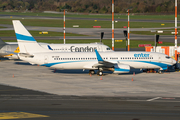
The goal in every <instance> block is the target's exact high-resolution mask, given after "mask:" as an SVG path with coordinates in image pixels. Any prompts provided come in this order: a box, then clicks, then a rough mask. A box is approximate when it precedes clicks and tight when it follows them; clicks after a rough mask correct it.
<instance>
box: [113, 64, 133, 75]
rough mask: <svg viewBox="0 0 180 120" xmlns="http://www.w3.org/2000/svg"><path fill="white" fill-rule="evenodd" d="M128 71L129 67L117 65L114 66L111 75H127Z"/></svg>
mask: <svg viewBox="0 0 180 120" xmlns="http://www.w3.org/2000/svg"><path fill="white" fill-rule="evenodd" d="M129 71H130V66H129V65H126V64H121V63H118V64H116V65H115V66H114V72H113V73H129Z"/></svg>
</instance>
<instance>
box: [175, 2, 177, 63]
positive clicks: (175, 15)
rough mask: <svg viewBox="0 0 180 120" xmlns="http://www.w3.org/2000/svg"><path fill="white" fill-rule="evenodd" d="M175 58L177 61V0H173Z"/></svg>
mask: <svg viewBox="0 0 180 120" xmlns="http://www.w3.org/2000/svg"><path fill="white" fill-rule="evenodd" d="M175 60H176V61H177V0H175Z"/></svg>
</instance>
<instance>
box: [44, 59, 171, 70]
mask: <svg viewBox="0 0 180 120" xmlns="http://www.w3.org/2000/svg"><path fill="white" fill-rule="evenodd" d="M87 61H88V60H87ZM87 61H65V62H55V63H47V64H42V65H41V66H47V67H51V66H53V65H57V64H65V63H73V62H87ZM120 62H121V61H120ZM127 62H140V63H147V64H152V65H157V66H159V67H161V68H162V69H163V70H166V69H167V66H171V65H168V64H165V63H159V62H150V61H135V60H131V61H130V60H129V61H127Z"/></svg>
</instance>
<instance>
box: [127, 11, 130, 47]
mask: <svg viewBox="0 0 180 120" xmlns="http://www.w3.org/2000/svg"><path fill="white" fill-rule="evenodd" d="M127 12H128V51H130V40H129V37H130V36H129V9H128V10H127Z"/></svg>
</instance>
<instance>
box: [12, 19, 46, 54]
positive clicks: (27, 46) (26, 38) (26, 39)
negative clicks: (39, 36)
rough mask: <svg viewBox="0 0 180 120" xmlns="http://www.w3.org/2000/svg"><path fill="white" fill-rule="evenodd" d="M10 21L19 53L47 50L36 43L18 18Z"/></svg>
mask: <svg viewBox="0 0 180 120" xmlns="http://www.w3.org/2000/svg"><path fill="white" fill-rule="evenodd" d="M12 22H13V26H14V30H15V34H16V38H17V41H18V45H19V48H20V52H21V53H29V54H32V53H37V52H49V50H47V49H44V48H42V47H41V46H40V45H39V44H38V43H37V41H36V40H35V39H34V38H33V36H32V35H31V34H30V33H29V32H28V30H27V29H26V28H25V27H24V26H23V24H22V23H21V22H20V21H19V20H13V21H12Z"/></svg>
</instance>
